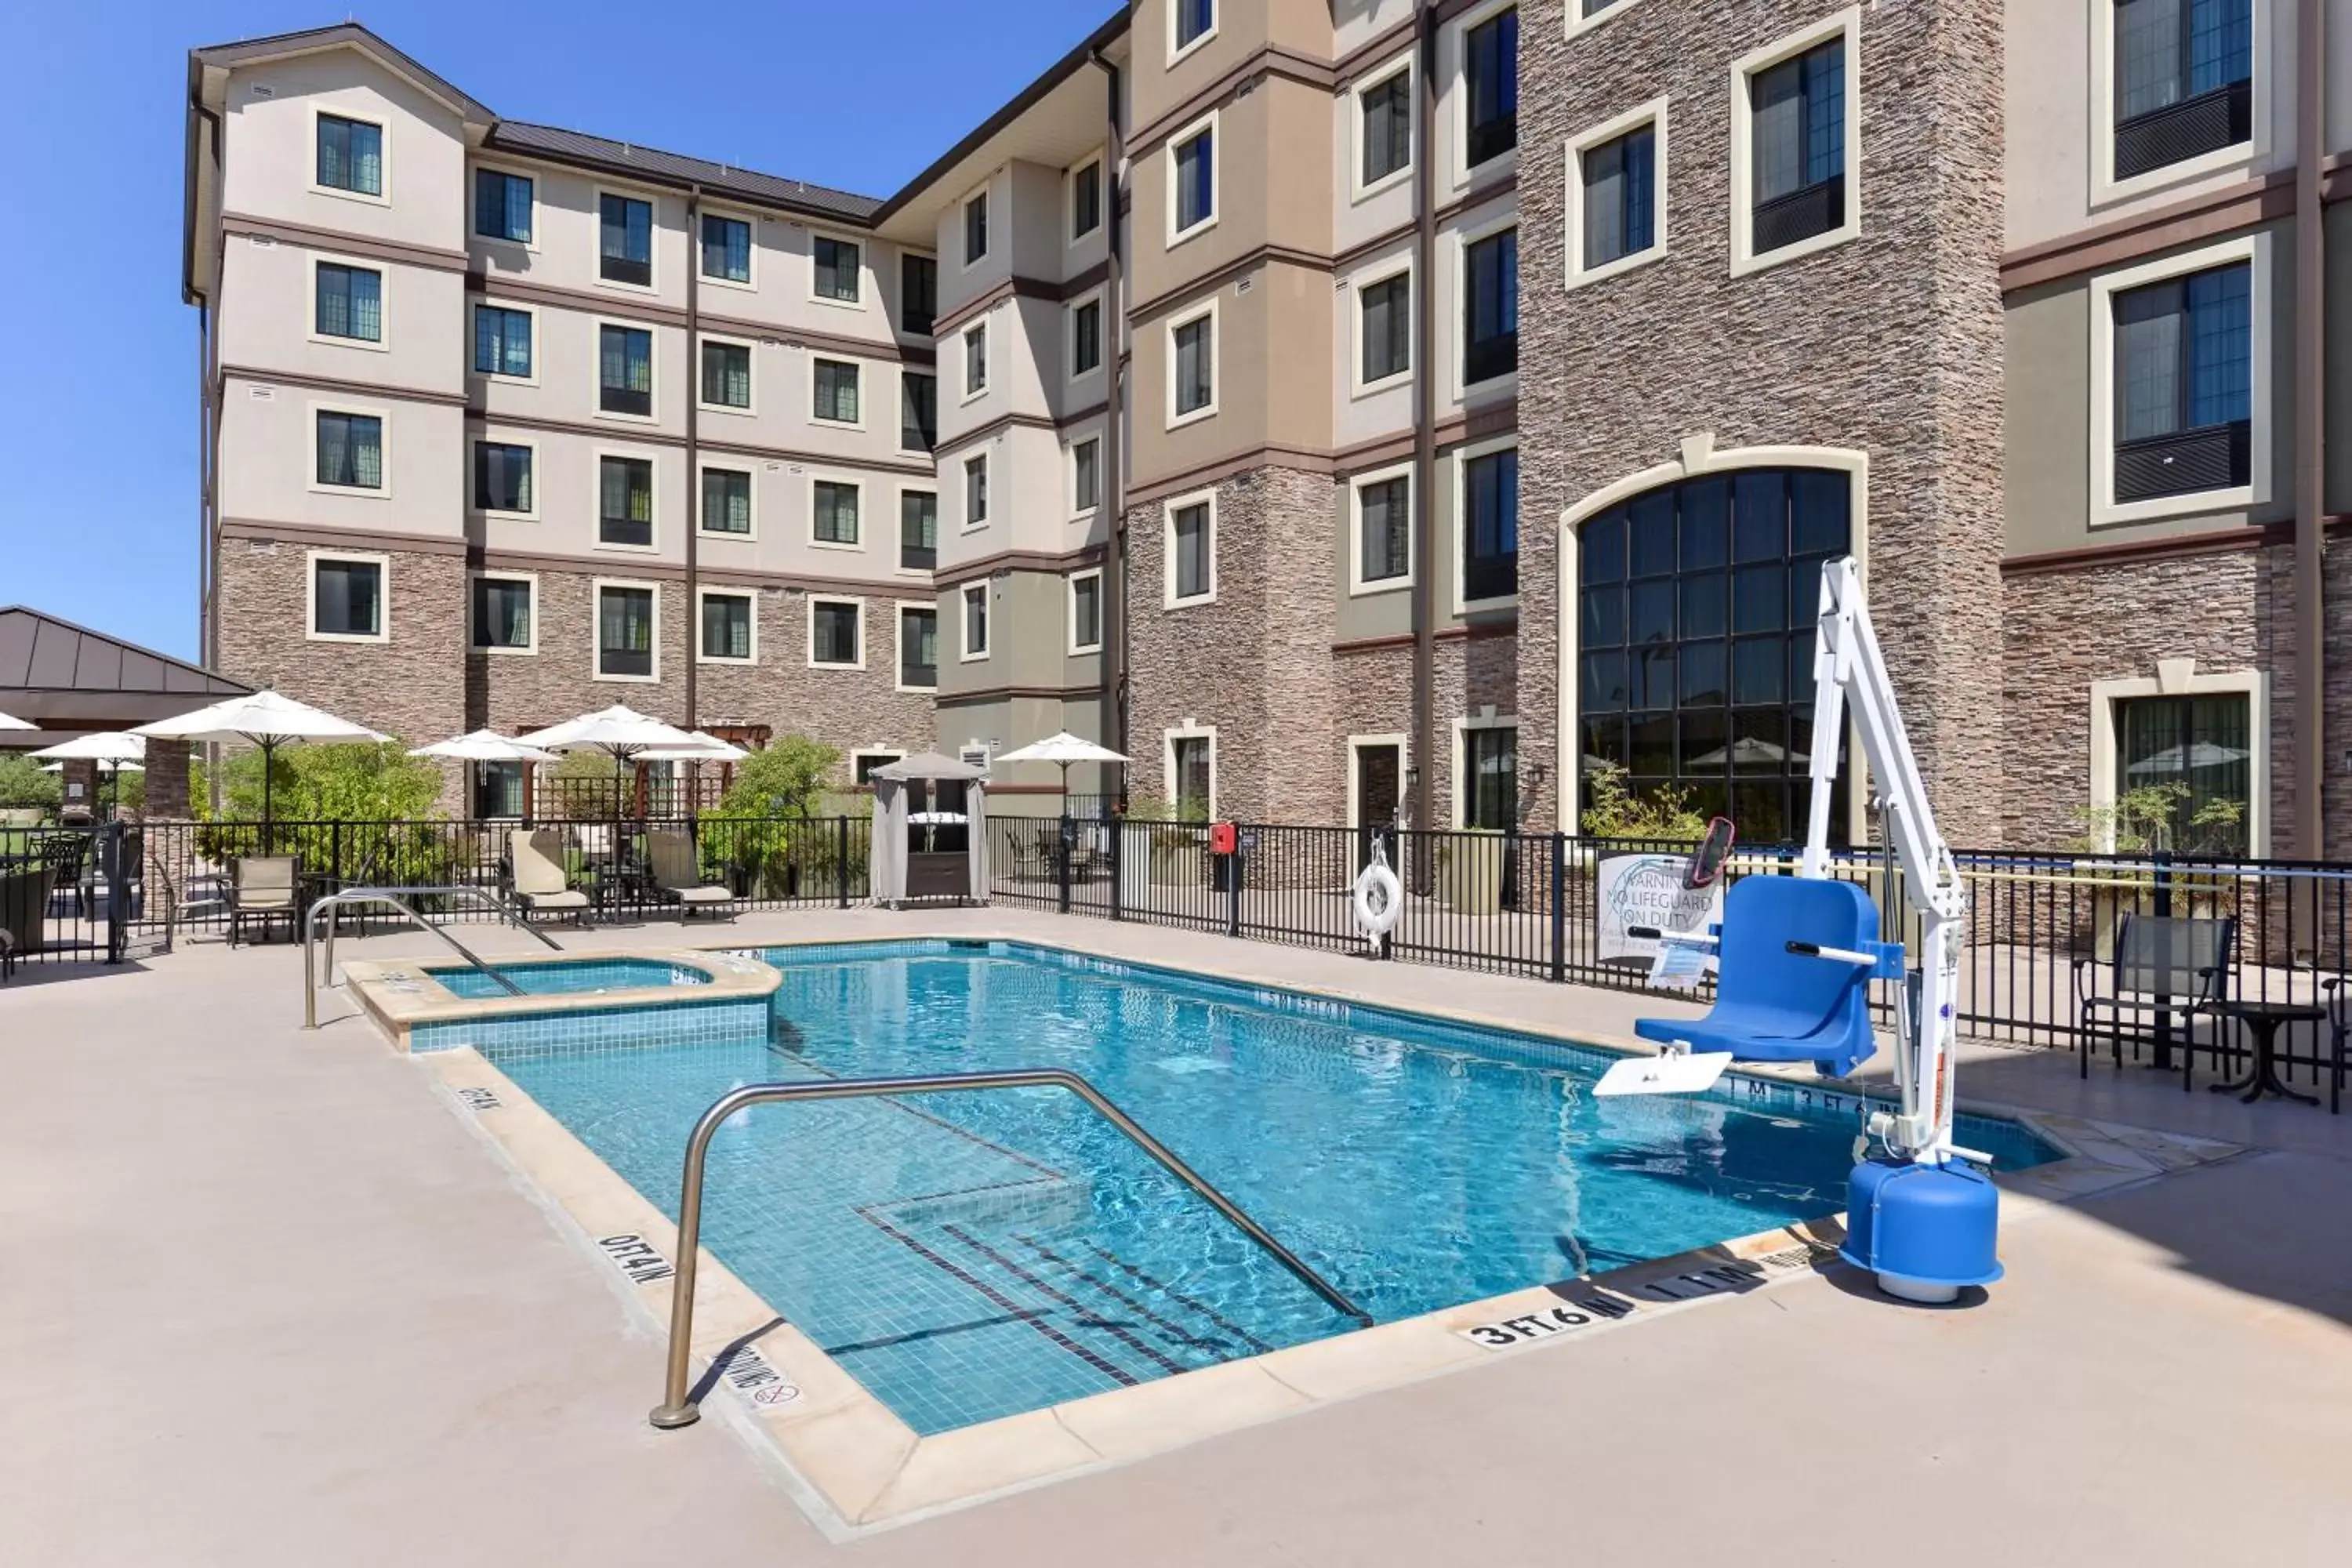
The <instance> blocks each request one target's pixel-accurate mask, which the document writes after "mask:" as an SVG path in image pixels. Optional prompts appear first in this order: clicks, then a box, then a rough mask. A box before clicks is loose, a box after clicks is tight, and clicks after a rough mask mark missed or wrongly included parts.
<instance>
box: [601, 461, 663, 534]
mask: <svg viewBox="0 0 2352 1568" xmlns="http://www.w3.org/2000/svg"><path fill="white" fill-rule="evenodd" d="M596 480H597V484H596V489H597V494H598V497H599V507H598V511H597V517H596V542H597V543H599V544H626V545H632V546H635V547H637V548H640V549H650V548H651V547H652V545H653V542H654V465H653V462H652V460H651V459H650V458H597V459H596Z"/></svg>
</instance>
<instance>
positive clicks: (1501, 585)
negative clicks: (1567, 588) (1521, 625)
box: [1461, 447, 1519, 605]
mask: <svg viewBox="0 0 2352 1568" xmlns="http://www.w3.org/2000/svg"><path fill="white" fill-rule="evenodd" d="M1518 591H1519V453H1518V448H1517V447H1505V448H1503V449H1502V450H1501V451H1499V452H1487V453H1485V454H1483V455H1481V456H1477V457H1467V458H1463V459H1462V586H1461V595H1462V602H1463V603H1464V604H1465V605H1474V604H1478V603H1481V602H1483V601H1486V600H1489V599H1507V598H1509V597H1510V596H1511V595H1514V594H1516V593H1517V592H1518Z"/></svg>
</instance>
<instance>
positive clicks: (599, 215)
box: [590, 184, 757, 294]
mask: <svg viewBox="0 0 2352 1568" xmlns="http://www.w3.org/2000/svg"><path fill="white" fill-rule="evenodd" d="M590 189H591V192H592V194H593V196H594V198H595V200H594V204H593V206H592V208H591V209H590V210H591V212H592V213H593V216H594V218H595V223H596V226H595V228H594V230H593V234H592V237H591V238H592V241H593V248H592V250H591V251H590V254H591V255H592V256H593V257H594V258H595V267H596V275H595V277H594V278H593V279H590V281H591V282H593V283H594V284H595V286H596V287H597V288H599V289H622V290H624V291H625V292H627V293H631V294H657V293H659V292H660V291H661V283H662V274H661V198H660V197H659V196H658V195H656V194H655V193H653V192H651V191H643V190H635V189H632V188H631V187H629V186H627V185H608V184H595V185H593V186H592V187H590ZM606 196H618V197H620V198H622V199H623V200H625V201H632V202H643V203H645V205H646V213H647V215H648V216H647V217H646V280H645V281H644V282H642V283H631V282H629V281H627V280H626V279H620V278H607V277H605V276H604V198H605V197H606ZM688 242H689V243H690V244H691V245H692V246H693V247H694V249H695V256H694V258H691V259H690V261H689V263H688V264H689V265H691V266H694V267H696V268H699V267H700V266H701V259H700V258H701V251H702V236H701V234H700V233H695V234H692V235H689V236H688ZM754 248H755V249H756V248H757V247H754Z"/></svg>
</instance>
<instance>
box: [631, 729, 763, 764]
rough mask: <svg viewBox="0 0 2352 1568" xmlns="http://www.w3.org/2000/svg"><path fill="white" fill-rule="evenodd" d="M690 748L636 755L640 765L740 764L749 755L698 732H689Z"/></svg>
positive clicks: (680, 747) (742, 750)
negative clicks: (691, 742)
mask: <svg viewBox="0 0 2352 1568" xmlns="http://www.w3.org/2000/svg"><path fill="white" fill-rule="evenodd" d="M690 738H691V739H692V740H693V742H694V744H692V745H691V746H663V747H656V749H654V750H653V751H650V752H638V753H637V761H639V762H641V763H740V762H741V761H742V760H743V759H744V758H746V757H748V756H750V755H751V752H747V751H745V750H744V749H743V748H742V747H740V746H737V745H730V743H728V742H725V741H722V740H720V739H719V737H718V736H716V735H708V734H705V733H703V731H700V730H696V731H691V732H690Z"/></svg>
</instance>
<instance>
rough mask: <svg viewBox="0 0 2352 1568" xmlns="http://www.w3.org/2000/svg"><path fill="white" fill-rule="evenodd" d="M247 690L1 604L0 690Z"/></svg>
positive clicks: (228, 693) (235, 693) (203, 693)
mask: <svg viewBox="0 0 2352 1568" xmlns="http://www.w3.org/2000/svg"><path fill="white" fill-rule="evenodd" d="M250 690H252V688H251V687H249V686H241V685H239V684H237V683H236V681H234V680H230V679H226V678H225V677H222V676H218V675H213V674H209V673H207V672H206V671H205V670H202V669H199V668H196V667H195V666H194V665H193V664H190V663H188V662H186V661H185V660H184V659H177V658H172V657H171V656H170V655H168V654H161V653H157V652H156V651H155V650H154V649H152V648H144V647H139V646H138V645H137V644H135V643H127V642H124V641H123V640H122V639H121V638H120V637H108V636H107V635H106V634H105V633H104V632H94V631H91V630H90V629H89V627H87V626H76V625H74V624H73V623H72V622H71V621H61V620H59V619H58V617H57V616H45V615H43V614H42V613H41V612H40V611H38V610H34V609H27V608H26V606H24V605H0V693H5V692H17V691H24V692H39V691H57V692H64V691H88V692H116V693H124V694H132V695H140V696H157V697H163V696H169V697H175V698H176V697H239V696H243V695H244V694H245V693H246V692H248V691H250ZM20 716H21V717H26V718H30V717H32V715H30V714H24V715H20Z"/></svg>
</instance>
